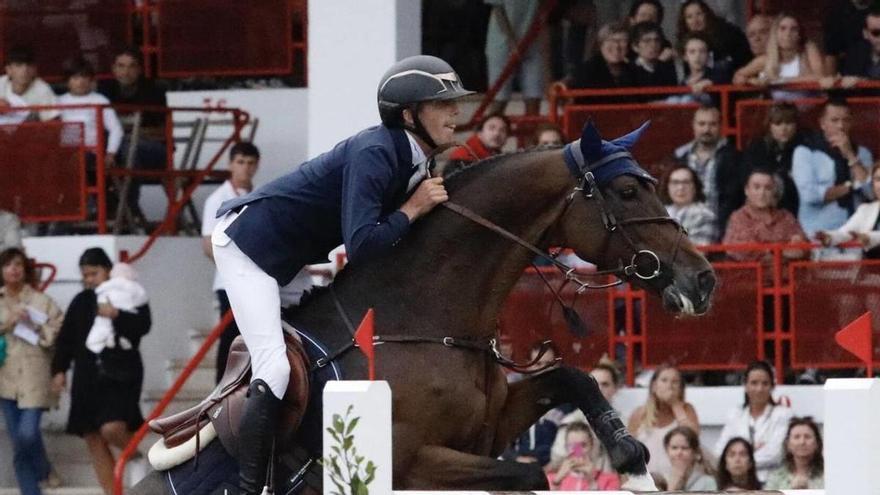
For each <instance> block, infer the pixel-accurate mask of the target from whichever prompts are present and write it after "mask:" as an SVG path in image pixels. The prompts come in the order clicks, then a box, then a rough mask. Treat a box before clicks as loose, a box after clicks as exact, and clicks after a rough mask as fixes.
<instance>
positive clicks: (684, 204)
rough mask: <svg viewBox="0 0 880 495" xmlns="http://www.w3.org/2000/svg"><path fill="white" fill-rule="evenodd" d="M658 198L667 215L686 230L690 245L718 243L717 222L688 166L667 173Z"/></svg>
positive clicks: (698, 182) (699, 182) (680, 166)
mask: <svg viewBox="0 0 880 495" xmlns="http://www.w3.org/2000/svg"><path fill="white" fill-rule="evenodd" d="M660 199H661V200H662V201H663V204H664V205H666V211H667V212H669V216H670V217H672V218H674V219H675V220H677V221H678V223H680V224H681V226H682V227H684V229H685V230H686V231H687V233H688V238H689V239H690V240H691V242H692V243H694V244H696V245H698V246H699V245H706V244H713V243H715V242H718V225H717V221H716V220H717V219H716V217H715V214H714V213H712V210H710V209H709V207H708V206H706V195H705V194H703V182H702V181H701V180H700V178H699V177H697V173H696V172H694V171H693V170H692V169H691V168H690V167H688V166H687V165H677V166H675V168H672V169H670V170H669V172H668V173H667V174H666V176H665V177H664V180H663V185H662V186H661V189H660Z"/></svg>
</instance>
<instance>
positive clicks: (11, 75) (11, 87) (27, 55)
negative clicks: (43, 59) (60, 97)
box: [0, 46, 58, 121]
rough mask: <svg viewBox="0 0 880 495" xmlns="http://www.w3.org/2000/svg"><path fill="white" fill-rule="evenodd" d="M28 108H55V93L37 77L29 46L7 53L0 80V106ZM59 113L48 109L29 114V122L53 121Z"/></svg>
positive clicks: (19, 47) (16, 48)
mask: <svg viewBox="0 0 880 495" xmlns="http://www.w3.org/2000/svg"><path fill="white" fill-rule="evenodd" d="M20 100H24V101H25V103H27V105H30V106H36V105H54V104H55V103H56V98H55V93H54V92H52V88H51V87H50V86H49V85H48V84H46V81H44V80H42V79H40V78H39V77H37V66H36V63H35V58H34V52H33V51H31V49H30V48H28V47H23V46H18V47H13V48H11V49H10V50H9V52H8V53H7V54H6V75H5V76H2V77H0V107H5V106H20ZM57 117H58V110H55V109H48V110H40V111H38V112H32V113H31V114H30V115H29V117H28V118H29V119H32V120H43V121H45V120H52V119H55V118H57Z"/></svg>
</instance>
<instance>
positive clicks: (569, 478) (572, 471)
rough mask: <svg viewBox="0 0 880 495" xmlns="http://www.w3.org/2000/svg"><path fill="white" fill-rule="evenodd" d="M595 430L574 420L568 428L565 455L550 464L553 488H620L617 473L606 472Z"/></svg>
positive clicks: (568, 490)
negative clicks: (600, 457) (603, 467)
mask: <svg viewBox="0 0 880 495" xmlns="http://www.w3.org/2000/svg"><path fill="white" fill-rule="evenodd" d="M598 443H599V442H597V441H596V439H595V437H594V436H593V431H592V430H591V429H590V426H589V425H588V424H587V423H582V422H577V423H571V424H569V425H568V426H566V427H565V451H566V456H565V458H564V459H562V460H561V461H560V462H559V463H558V464H557V465H556V466H552V465H551V466H550V467H549V470H548V472H547V479H548V481H549V482H550V488H551V489H552V490H554V491H566V492H573V491H584V490H618V489H620V478H619V477H618V476H617V473H614V472H609V471H603V470H602V468H601V464H600V462H599V458H598V457H599V456H598V452H599V451H598V449H597V444H598Z"/></svg>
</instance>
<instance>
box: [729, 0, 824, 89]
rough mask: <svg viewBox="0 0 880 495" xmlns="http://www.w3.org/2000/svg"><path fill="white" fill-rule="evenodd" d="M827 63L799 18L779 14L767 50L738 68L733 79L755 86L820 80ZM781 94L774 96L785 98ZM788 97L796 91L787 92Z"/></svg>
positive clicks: (772, 27)
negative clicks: (805, 31) (808, 38)
mask: <svg viewBox="0 0 880 495" xmlns="http://www.w3.org/2000/svg"><path fill="white" fill-rule="evenodd" d="M823 64H824V62H823V60H822V52H821V51H820V50H819V47H818V45H816V44H815V43H813V42H812V41H809V40H807V39H806V36H805V35H804V34H803V32H802V29H801V24H800V22H799V21H798V20H797V18H795V17H794V16H793V15H792V14H788V13H783V14H779V15H778V16H776V19H774V20H773V25H772V26H771V27H770V38H769V39H768V41H767V53H766V54H764V55H760V56H758V57H755V58H754V59H753V60H752V61H751V62H749V64H748V65H746V66H745V67H743V68H741V69H740V70H738V71H736V74H734V75H733V79H734V81H735V82H738V83H739V84H743V83H745V84H751V85H753V86H766V85H768V84H782V83H797V82H818V81H819V80H820V79H821V78H822V77H824V76H825V68H824V65H823ZM797 94H798V95H800V94H801V93H797ZM779 96H780V95H775V96H774V98H776V99H781V98H779ZM786 96H793V94H790V93H786Z"/></svg>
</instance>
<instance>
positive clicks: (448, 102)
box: [211, 55, 473, 494]
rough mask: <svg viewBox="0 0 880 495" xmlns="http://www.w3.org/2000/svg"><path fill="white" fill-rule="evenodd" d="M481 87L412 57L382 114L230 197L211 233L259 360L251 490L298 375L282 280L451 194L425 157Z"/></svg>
mask: <svg viewBox="0 0 880 495" xmlns="http://www.w3.org/2000/svg"><path fill="white" fill-rule="evenodd" d="M472 93H473V92H472V91H467V90H465V89H464V87H463V86H462V84H461V81H460V79H459V78H458V74H456V72H455V70H453V69H452V67H451V66H450V65H449V64H447V63H446V62H444V61H443V60H441V59H439V58H436V57H431V56H427V55H418V56H414V57H409V58H406V59H404V60H401V61H400V62H397V63H396V64H394V65H393V66H391V68H390V69H388V71H387V72H386V73H385V75H384V76H383V77H382V80H381V81H380V83H379V88H378V100H379V115H380V117H381V119H382V124H381V125H378V126H375V127H370V128H368V129H366V130H363V131H361V132H360V133H358V134H356V135H354V136H352V137H350V138H348V139H346V140H344V141H342V142H340V143H339V144H337V145H336V146H335V147H334V148H333V149H332V150H330V151H328V152H326V153H323V154H321V155H319V156H318V157H316V158H313V159H311V160H309V161H307V162H305V163H304V164H302V165H301V166H300V167H299V168H297V169H296V170H295V171H293V172H291V173H289V174H287V175H284V176H282V177H280V178H278V179H276V180H274V181H272V182H270V183H268V184H266V185H265V186H263V187H260V188H259V189H257V190H255V191H253V192H251V193H249V194H247V195H245V196H241V197H239V198H235V199H232V200H230V201H227V202H226V203H224V204H223V205H222V206H221V207H220V210H219V211H218V212H217V215H218V217H220V216H223V218H222V219H221V221H220V223H219V224H218V225H217V227H216V228H215V229H214V232H213V235H212V238H211V242H212V244H213V246H214V260H215V261H216V263H217V270H218V272H219V273H220V277H221V278H222V280H223V281H224V283H225V284H226V288H227V289H226V290H227V293H228V296H229V302H230V305H231V307H232V311H233V312H234V313H235V319H236V321H237V322H238V326H239V328H240V330H241V335H242V337H243V338H244V341H245V344H246V345H247V348H248V352H249V353H250V355H251V360H252V370H253V374H252V378H251V384H250V387H249V389H248V399H247V401H246V402H245V406H244V413H243V416H242V419H241V425H240V433H239V435H240V439H239V445H242V446H243V448H242V450H241V452H239V456H238V458H239V465H240V468H239V469H240V472H239V485H240V488H241V493H243V494H258V493H260V492H261V490H262V489H263V483H264V481H265V479H266V468H267V465H268V462H269V457H270V453H271V448H272V441H273V433H274V431H275V423H276V418H277V417H278V415H279V410H280V404H281V399H282V398H283V397H284V393H285V391H286V390H287V386H288V379H289V375H290V366H289V364H288V362H287V354H286V347H285V344H284V339H283V335H282V330H281V318H280V310H279V308H280V306H281V300H280V296H279V288H281V287H284V286H285V285H287V284H288V283H290V282H291V280H293V278H294V276H295V275H296V274H297V272H299V271H300V270H301V269H302V268H303V267H304V266H305V265H306V264H310V263H316V262H319V261H322V260H323V259H325V258H326V255H327V253H328V252H329V251H330V250H331V249H333V248H334V247H336V246H338V245H339V244H341V243H343V242H344V243H345V247H346V251H347V254H348V258H349V260H350V261H351V262H352V263H363V262H364V261H365V260H366V259H368V258H370V257H374V256H375V255H377V254H379V253H381V252H383V251H385V250H387V249H389V248H390V247H391V246H393V245H394V244H395V243H396V242H397V241H398V240H399V239H400V238H401V237H402V236H404V235H405V234H406V233H407V231H408V229H409V225H410V224H411V223H412V222H414V221H415V220H416V219H417V218H419V217H421V216H423V215H425V214H426V213H428V212H429V211H431V209H432V208H434V207H435V206H437V205H438V204H440V203H442V202H444V201H446V200H447V199H448V196H447V194H446V189H445V187H444V186H443V179H442V178H439V177H437V178H429V179H426V180H422V179H424V166H421V167H420V165H422V164H424V163H425V162H426V161H427V156H428V155H429V154H430V153H431V151H432V150H434V149H436V148H437V147H438V146H442V145H445V144H448V143H451V142H452V140H453V133H454V131H455V119H456V117H457V116H458V104H457V102H456V100H457V99H458V98H460V97H462V96H465V95H469V94H472ZM420 172H421V173H420ZM419 181H421V182H419ZM412 188H414V189H415V191H414V192H413V193H412V195H409V196H408V193H409V191H410V190H411V189H412Z"/></svg>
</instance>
